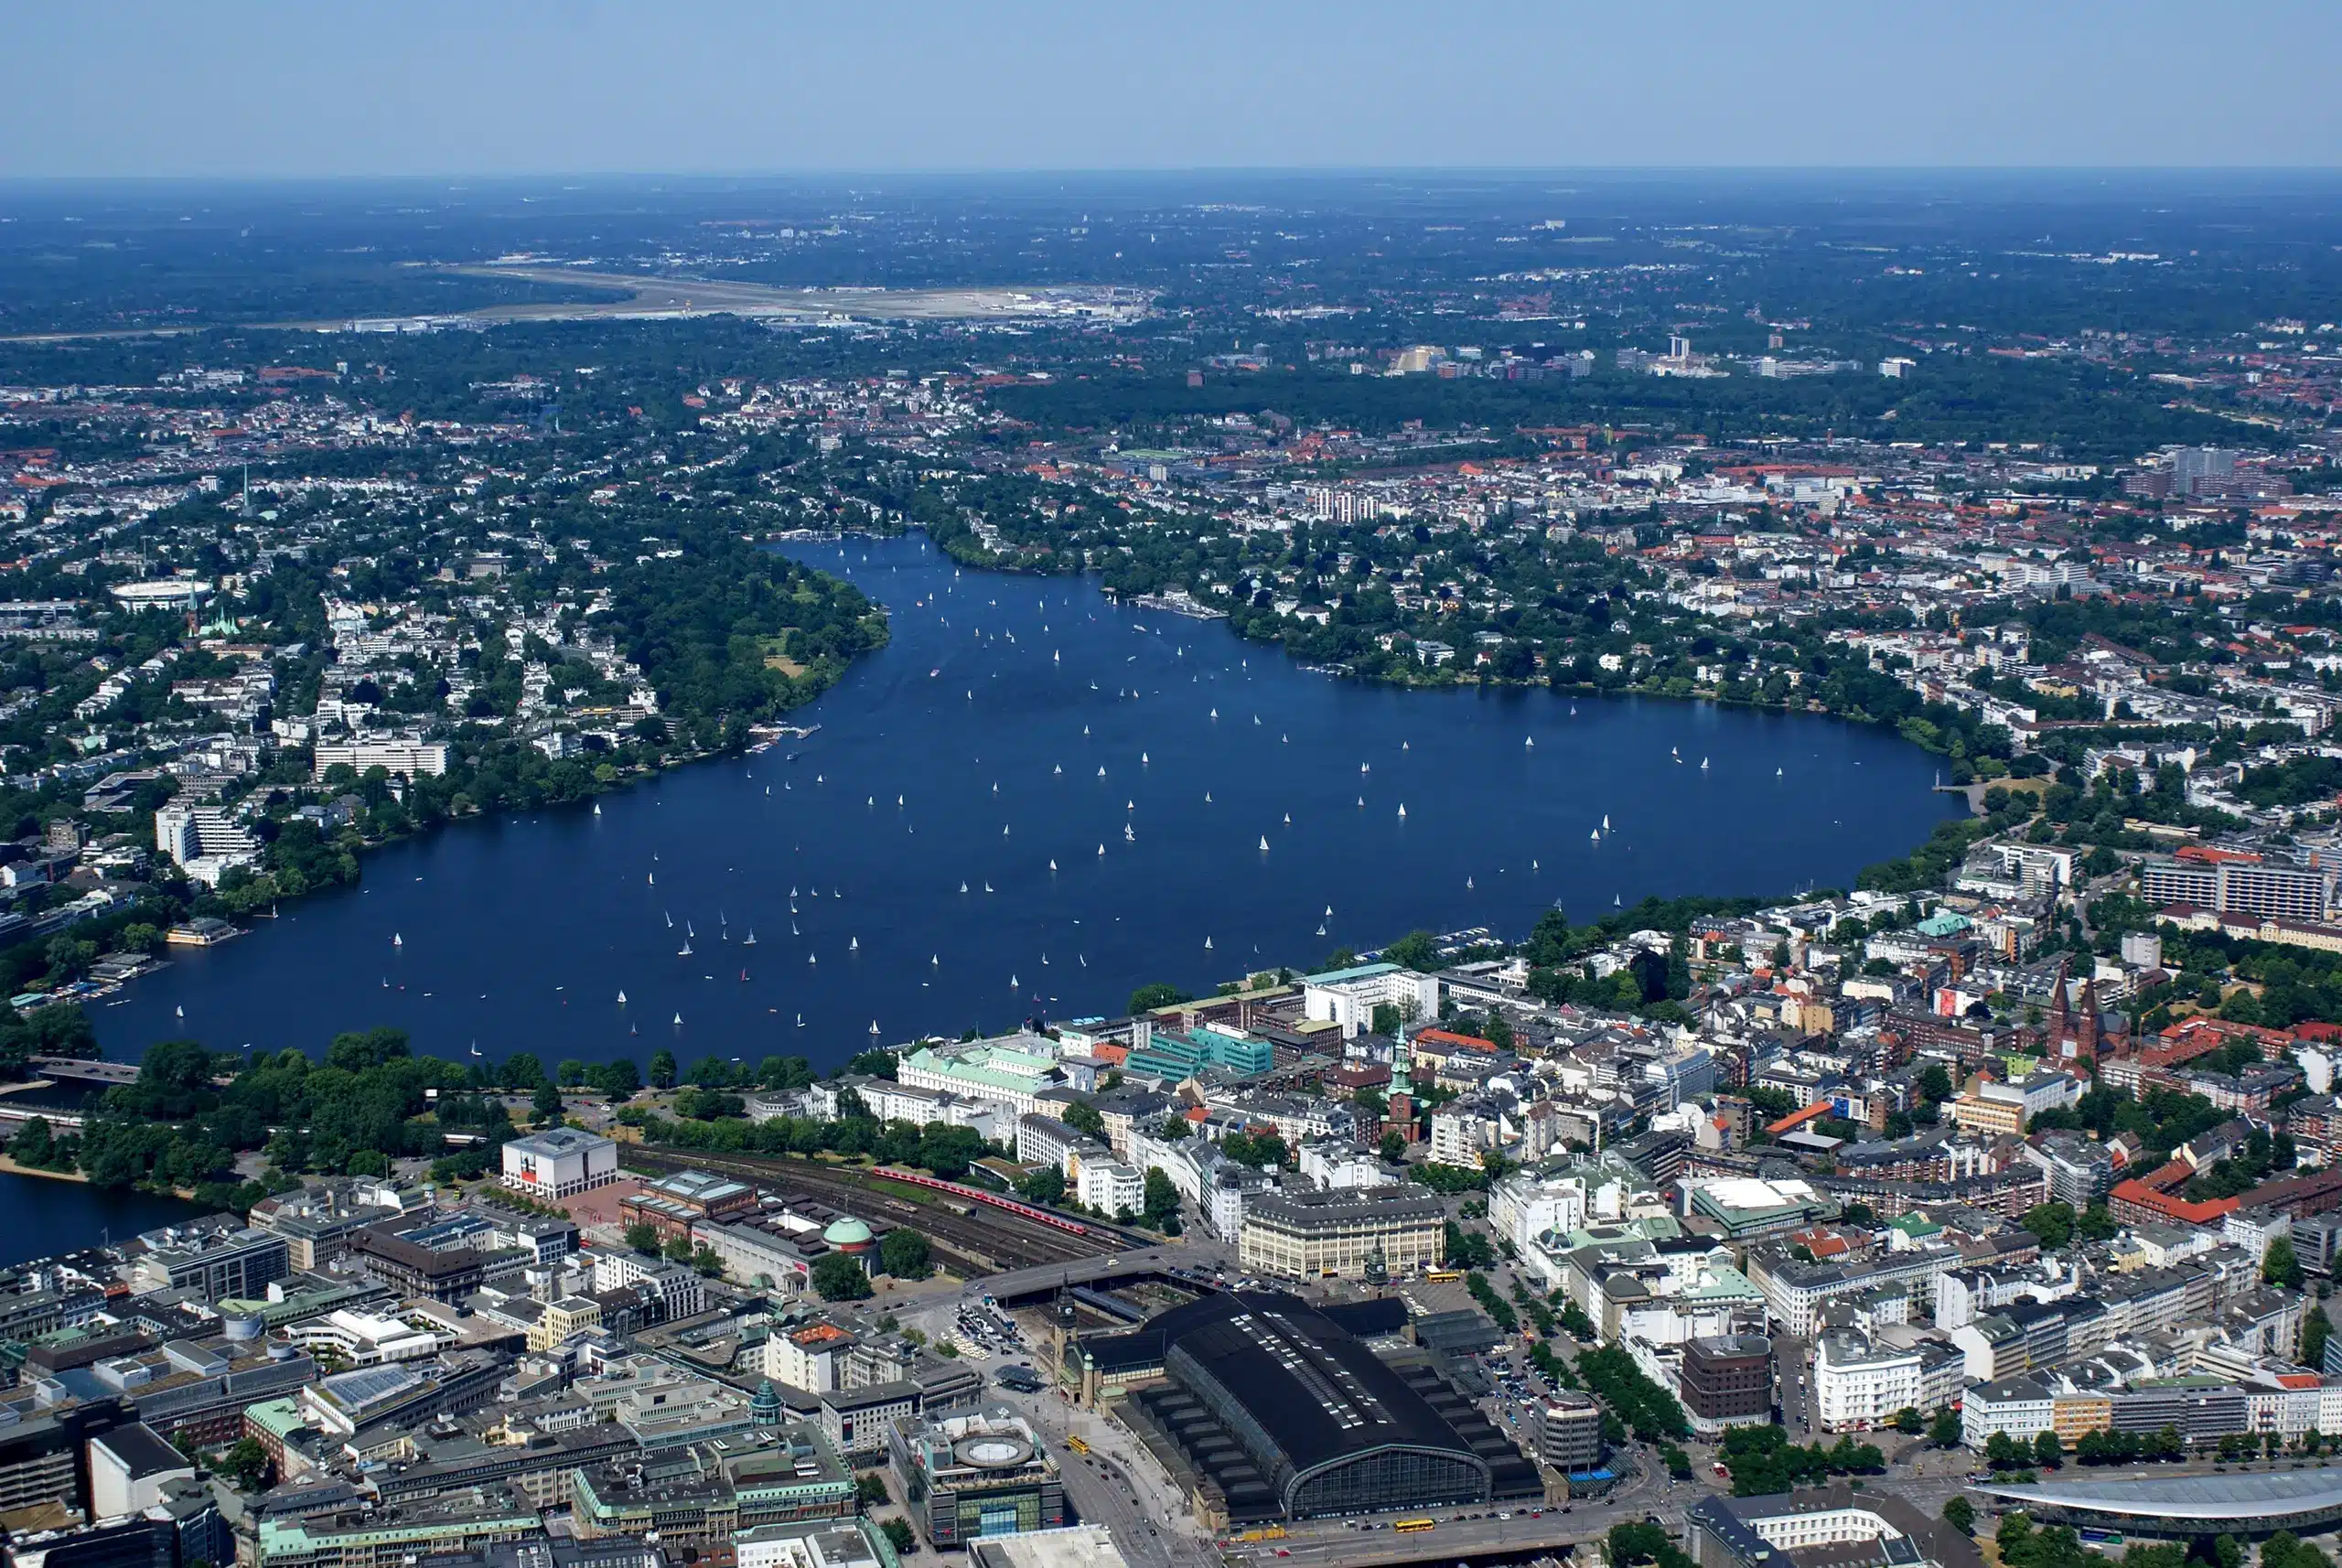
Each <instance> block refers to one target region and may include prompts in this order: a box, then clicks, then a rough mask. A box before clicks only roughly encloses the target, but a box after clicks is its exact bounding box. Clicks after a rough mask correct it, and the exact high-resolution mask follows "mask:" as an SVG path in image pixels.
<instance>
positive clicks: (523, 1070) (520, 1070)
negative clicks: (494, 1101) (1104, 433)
mask: <svg viewBox="0 0 2342 1568" xmlns="http://www.w3.org/2000/svg"><path fill="white" fill-rule="evenodd" d="M497 1080H498V1082H499V1083H500V1084H501V1085H502V1086H503V1087H504V1088H506V1089H509V1090H513V1091H514V1092H515V1093H523V1092H526V1091H527V1090H532V1089H534V1088H536V1087H537V1086H538V1085H539V1084H541V1083H543V1082H544V1080H545V1069H544V1064H543V1062H540V1061H539V1060H537V1058H536V1057H535V1055H534V1054H533V1053H532V1052H529V1051H515V1052H513V1053H512V1055H511V1056H510V1057H509V1058H506V1060H505V1063H504V1066H503V1068H502V1069H501V1070H500V1072H499V1073H498V1075H497Z"/></svg>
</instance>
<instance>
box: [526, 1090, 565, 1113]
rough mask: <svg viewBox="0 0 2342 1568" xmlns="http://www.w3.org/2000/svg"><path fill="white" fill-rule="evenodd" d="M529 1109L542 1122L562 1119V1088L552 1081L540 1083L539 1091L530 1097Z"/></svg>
mask: <svg viewBox="0 0 2342 1568" xmlns="http://www.w3.org/2000/svg"><path fill="white" fill-rule="evenodd" d="M529 1110H530V1112H532V1114H533V1115H534V1116H535V1117H536V1119H537V1120H538V1121H540V1122H555V1121H558V1120H560V1117H561V1090H558V1089H556V1088H554V1087H553V1085H552V1084H550V1083H540V1084H538V1085H537V1092H536V1093H535V1094H534V1095H532V1097H531V1098H530V1101H529Z"/></svg>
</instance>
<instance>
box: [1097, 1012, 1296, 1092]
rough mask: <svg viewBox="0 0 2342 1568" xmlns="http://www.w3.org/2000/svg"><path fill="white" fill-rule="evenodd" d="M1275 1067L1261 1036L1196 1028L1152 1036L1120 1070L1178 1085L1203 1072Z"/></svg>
mask: <svg viewBox="0 0 2342 1568" xmlns="http://www.w3.org/2000/svg"><path fill="white" fill-rule="evenodd" d="M1275 1065H1276V1056H1275V1052H1274V1051H1273V1048H1272V1047H1270V1045H1269V1042H1268V1041H1266V1040H1264V1039H1262V1038H1261V1037H1260V1036H1256V1035H1244V1034H1238V1033H1235V1032H1233V1031H1231V1030H1228V1029H1219V1028H1215V1027H1213V1026H1210V1025H1209V1024H1198V1026H1195V1027H1194V1028H1192V1029H1189V1030H1188V1031H1187V1033H1185V1034H1171V1033H1169V1032H1167V1031H1166V1032H1159V1033H1157V1034H1155V1036H1154V1037H1153V1038H1151V1039H1150V1040H1149V1041H1148V1042H1147V1043H1146V1044H1145V1045H1144V1046H1142V1047H1139V1048H1138V1049H1137V1050H1134V1051H1133V1052H1132V1053H1131V1054H1130V1059H1129V1060H1127V1061H1125V1062H1124V1063H1123V1071H1124V1072H1127V1073H1130V1074H1132V1075H1133V1076H1143V1077H1147V1078H1163V1079H1170V1080H1171V1081H1172V1082H1174V1083H1178V1082H1181V1081H1182V1080H1184V1079H1189V1078H1193V1077H1194V1076H1195V1075H1196V1074H1197V1073H1198V1072H1201V1071H1202V1070H1203V1069H1206V1068H1225V1069H1228V1070H1229V1071H1230V1072H1237V1073H1248V1074H1249V1073H1256V1072H1266V1071H1268V1070H1269V1069H1270V1068H1272V1067H1273V1066H1275Z"/></svg>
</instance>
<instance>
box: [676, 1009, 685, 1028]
mask: <svg viewBox="0 0 2342 1568" xmlns="http://www.w3.org/2000/svg"><path fill="white" fill-rule="evenodd" d="M682 1026H683V1015H682V1014H681V1013H678V1014H676V1015H675V1027H677V1028H678V1029H680V1028H682Z"/></svg>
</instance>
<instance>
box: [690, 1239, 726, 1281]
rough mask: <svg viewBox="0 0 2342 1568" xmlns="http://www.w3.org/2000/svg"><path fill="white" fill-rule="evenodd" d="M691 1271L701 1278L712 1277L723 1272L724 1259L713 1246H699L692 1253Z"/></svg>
mask: <svg viewBox="0 0 2342 1568" xmlns="http://www.w3.org/2000/svg"><path fill="white" fill-rule="evenodd" d="M692 1273H695V1274H697V1275H699V1276H700V1277H701V1278H703V1279H710V1280H712V1279H714V1278H716V1277H718V1276H719V1275H721V1274H722V1273H724V1259H723V1257H722V1256H721V1255H720V1254H719V1253H718V1252H717V1251H716V1250H715V1249H714V1248H713V1247H700V1248H698V1249H696V1250H694V1251H693V1253H692Z"/></svg>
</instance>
